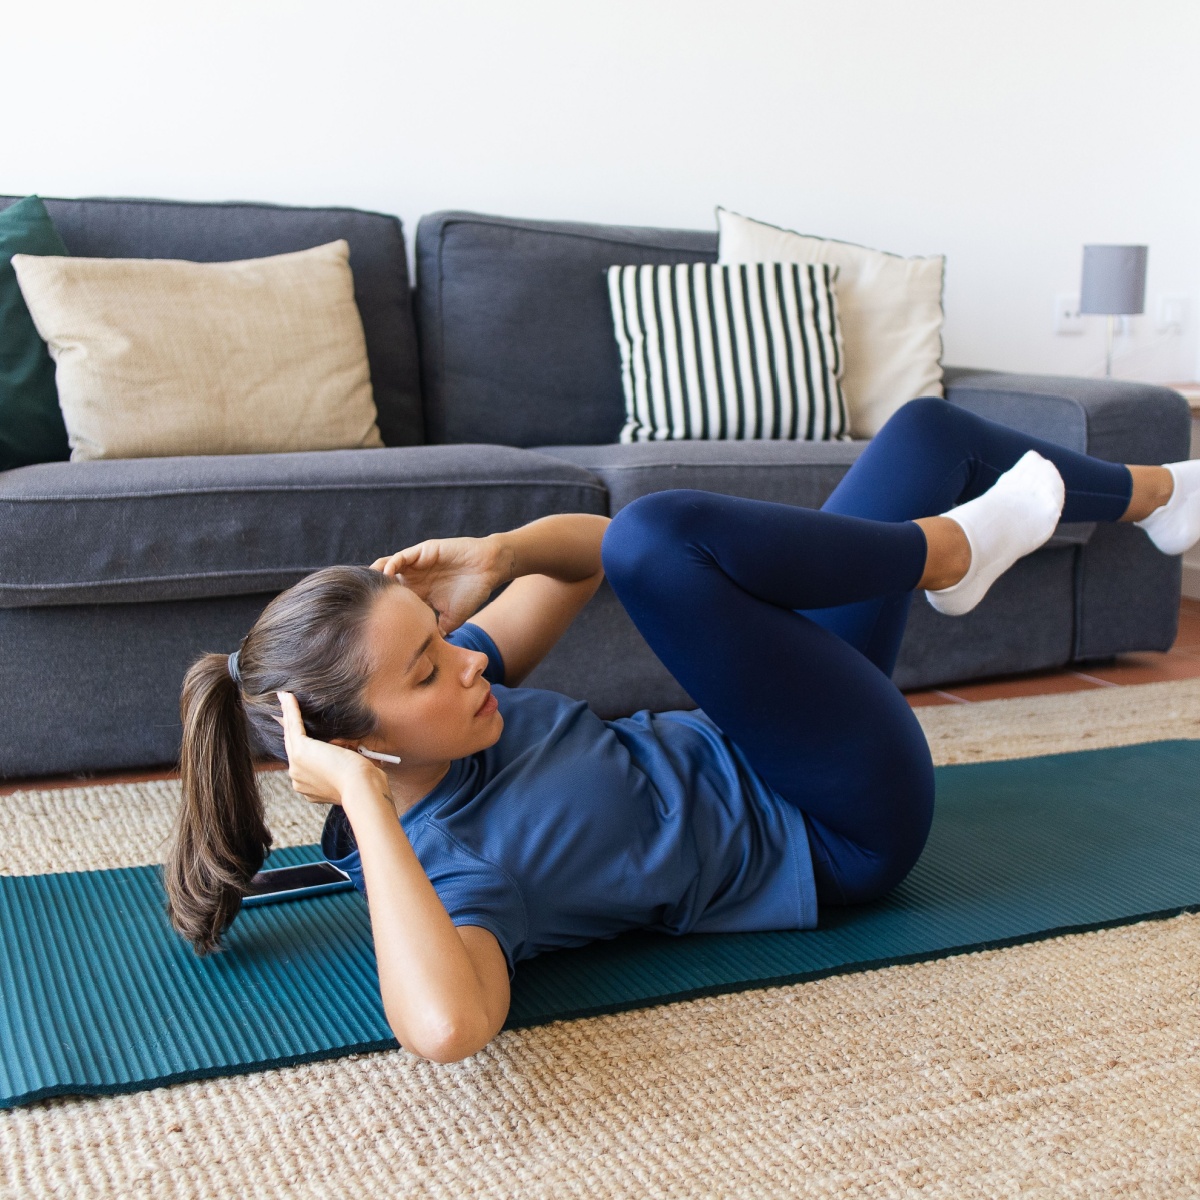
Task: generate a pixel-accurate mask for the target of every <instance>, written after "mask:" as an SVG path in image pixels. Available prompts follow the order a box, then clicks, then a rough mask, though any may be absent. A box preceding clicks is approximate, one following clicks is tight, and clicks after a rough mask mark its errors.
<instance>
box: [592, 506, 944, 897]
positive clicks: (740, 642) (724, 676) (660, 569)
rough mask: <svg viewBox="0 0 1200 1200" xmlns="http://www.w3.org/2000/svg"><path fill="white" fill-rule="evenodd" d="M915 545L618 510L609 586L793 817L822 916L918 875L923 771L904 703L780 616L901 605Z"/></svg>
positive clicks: (700, 512)
mask: <svg viewBox="0 0 1200 1200" xmlns="http://www.w3.org/2000/svg"><path fill="white" fill-rule="evenodd" d="M925 555H926V544H925V536H924V534H923V533H922V531H921V529H920V527H919V526H917V525H914V524H912V523H911V522H894V523H884V522H877V521H870V520H863V519H861V518H857V517H853V516H845V515H840V514H835V513H822V512H815V511H813V510H811V509H804V508H794V507H792V506H790V505H784V504H771V503H766V502H763V501H756V500H743V499H738V498H735V497H730V496H720V495H715V494H713V493H710V492H700V491H690V490H677V491H669V492H658V493H654V494H652V495H649V496H643V497H642V498H641V499H639V500H636V501H634V502H633V503H632V504H630V505H628V506H627V507H626V508H624V509H622V510H621V511H620V512H619V513H618V514H617V515H616V517H615V518H614V519H613V521H612V523H611V524H610V525H609V528H608V530H607V532H606V534H605V537H604V543H603V560H604V568H605V571H606V573H607V575H608V578H609V581H610V583H611V585H612V587H613V590H614V591H615V592H616V594H617V596H618V597H619V598H620V600H621V602H622V604H623V605H624V606H625V608H626V611H628V613H629V614H630V616H631V617H632V619H633V621H634V623H635V624H636V625H637V627H638V629H639V630H640V631H641V633H642V635H643V636H644V637H645V639H646V641H647V642H648V643H649V644H650V646H651V648H652V649H653V650H654V652H655V653H656V654H657V655H658V657H659V658H660V659H661V660H662V662H663V663H664V665H665V666H666V667H667V669H668V670H669V671H670V672H671V673H672V675H674V677H675V678H676V679H677V680H678V681H679V683H680V684H681V685H682V686H683V687H684V688H685V689H686V690H687V692H688V694H689V695H690V696H691V697H692V698H693V699H694V700H695V701H696V703H697V704H698V705H699V706H700V707H701V708H702V709H703V710H704V712H705V713H707V714H708V716H709V717H711V718H712V719H713V720H714V721H715V722H716V723H717V725H718V726H719V727H720V728H721V729H722V730H723V731H724V732H725V733H726V734H727V735H728V736H729V737H730V738H732V739H733V740H734V741H735V742H736V743H737V744H738V745H739V746H740V747H741V748H742V750H743V751H744V752H745V753H746V755H747V757H748V758H749V759H750V761H751V762H752V763H753V764H754V767H755V769H756V770H757V771H758V772H759V773H760V774H761V776H762V777H763V778H764V779H765V780H766V781H767V782H768V783H769V784H770V785H771V786H772V787H773V788H774V789H775V790H776V791H777V792H778V793H779V794H780V795H781V796H783V797H784V798H785V799H787V800H788V801H790V802H791V803H793V804H795V805H796V806H797V807H798V808H800V809H801V810H802V811H803V812H804V814H805V818H806V824H807V826H808V829H809V838H810V844H811V846H812V850H813V860H814V861H813V867H814V871H815V874H816V879H817V889H818V896H819V898H820V900H821V901H822V902H823V903H849V902H856V901H861V900H867V899H872V898H874V897H876V896H879V895H882V894H883V893H884V892H886V891H888V890H889V889H891V888H892V887H894V886H895V885H896V884H897V883H898V882H899V881H900V880H901V879H903V878H904V876H905V875H906V874H907V873H908V871H909V870H910V869H911V868H912V866H913V864H914V863H915V862H916V860H917V857H918V856H919V855H920V853H921V849H922V848H923V846H924V844H925V838H926V836H927V834H928V832H929V824H930V820H931V818H932V812H933V767H932V762H931V760H930V755H929V749H928V746H927V744H926V742H925V737H924V734H923V733H922V731H921V727H920V725H919V724H918V723H917V720H916V718H915V717H914V716H913V713H912V710H911V709H910V708H909V706H908V703H907V701H905V699H904V697H903V696H902V695H901V694H900V693H899V692H898V691H897V690H896V688H895V687H894V686H893V684H892V683H891V681H890V680H889V679H888V678H887V676H886V675H884V674H883V673H882V672H880V671H879V669H878V668H877V667H875V666H874V665H873V664H872V663H871V662H870V661H868V660H867V659H866V658H865V657H864V656H863V655H862V654H861V653H859V652H858V651H857V650H856V649H854V648H853V647H852V646H850V645H848V644H847V643H846V642H845V641H843V640H842V639H841V638H840V637H838V636H837V635H835V634H833V633H830V632H829V631H828V630H826V629H822V628H821V627H820V626H818V625H817V624H816V623H815V622H814V621H812V620H810V619H809V618H808V617H806V616H804V615H802V614H801V613H799V612H796V611H794V610H796V609H801V608H814V609H816V608H823V607H826V606H830V605H843V604H853V603H859V602H864V601H869V600H872V599H874V598H876V597H879V596H891V595H895V594H904V593H907V592H910V591H911V590H912V589H913V588H914V587H915V586H916V584H917V582H918V580H919V579H920V577H921V574H922V571H923V570H924V565H925Z"/></svg>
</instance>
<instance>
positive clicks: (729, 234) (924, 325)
mask: <svg viewBox="0 0 1200 1200" xmlns="http://www.w3.org/2000/svg"><path fill="white" fill-rule="evenodd" d="M717 227H718V230H719V240H718V259H717V261H718V262H722V263H747V262H789V263H792V262H794V263H832V264H833V265H834V266H836V267H837V268H838V277H837V283H836V285H835V287H836V289H837V300H838V318H839V320H840V321H841V326H842V338H843V340H844V342H845V346H846V369H845V374H844V375H843V377H842V391H843V393H844V395H845V397H846V410H847V415H848V416H849V419H850V433H851V436H852V437H856V438H868V437H873V436H874V435H875V434H877V433H878V432H879V430H880V429H881V428H882V427H883V425H884V422H885V421H887V419H888V417H890V416H891V415H892V413H894V412H895V411H896V409H898V408H899V407H900V406H901V405H903V404H906V403H907V402H908V401H909V400H913V399H915V398H916V397H917V396H940V395H942V317H943V312H942V276H943V274H944V271H945V265H946V260H945V259H944V258H943V257H942V256H941V255H932V256H930V257H928V258H901V257H900V255H898V254H885V253H884V252H883V251H881V250H870V249H868V248H867V247H866V246H856V245H854V244H853V243H852V242H835V241H830V240H827V239H824V238H815V237H806V236H805V235H804V234H800V233H793V232H792V231H791V230H788V229H780V228H778V227H777V226H775V225H767V224H765V223H764V222H762V221H752V220H751V219H750V218H749V217H742V216H739V215H738V214H737V213H732V212H729V211H727V210H726V209H723V208H718V209H717Z"/></svg>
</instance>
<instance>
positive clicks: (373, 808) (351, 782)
mask: <svg viewBox="0 0 1200 1200" xmlns="http://www.w3.org/2000/svg"><path fill="white" fill-rule="evenodd" d="M363 765H364V766H365V767H366V770H364V771H360V772H357V773H356V774H355V775H353V776H352V777H351V778H349V779H348V780H346V781H345V783H343V785H342V787H341V788H339V792H340V794H341V800H342V811H343V812H345V814H346V817H347V818H348V819H349V821H350V826H351V828H355V823H356V822H361V821H369V820H370V819H371V818H373V817H375V816H376V815H379V814H383V815H385V816H386V817H388V818H389V819H394V818H395V816H396V806H395V804H394V803H393V802H392V792H391V785H390V784H389V783H388V777H387V775H386V774H385V773H384V772H383V771H381V770H380V769H379V768H378V767H375V766H371V765H369V764H367V763H364V764H363ZM355 832H356V833H357V829H355Z"/></svg>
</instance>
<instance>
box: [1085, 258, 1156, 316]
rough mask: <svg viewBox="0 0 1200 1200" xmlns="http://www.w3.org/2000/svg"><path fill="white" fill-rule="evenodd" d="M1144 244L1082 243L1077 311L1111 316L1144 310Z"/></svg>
mask: <svg viewBox="0 0 1200 1200" xmlns="http://www.w3.org/2000/svg"><path fill="white" fill-rule="evenodd" d="M1148 254H1149V247H1148V246H1084V248H1083V281H1082V283H1081V284H1080V286H1079V311H1080V312H1081V313H1109V314H1111V315H1113V316H1116V315H1123V314H1133V313H1140V312H1145V311H1146V258H1147V256H1148Z"/></svg>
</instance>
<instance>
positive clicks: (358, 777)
mask: <svg viewBox="0 0 1200 1200" xmlns="http://www.w3.org/2000/svg"><path fill="white" fill-rule="evenodd" d="M276 694H277V695H278V697H279V706H280V708H281V709H282V710H283V721H282V722H281V724H282V725H283V744H284V748H285V749H286V750H287V757H288V775H289V776H290V777H291V780H292V787H293V788H294V789H295V790H296V791H297V792H299V793H300V795H301V796H303V797H304V798H305V799H306V800H312V801H314V802H315V803H317V804H339V805H340V804H341V803H342V799H343V797H344V796H345V795H346V792H347V791H348V790H349V789H350V788H352V787H354V786H355V784H361V783H363V782H367V783H375V784H380V785H381V786H382V788H383V790H384V791H385V792H386V791H387V776H386V775H384V773H383V772H382V771H380V770H379V768H378V767H376V766H373V765H372V764H371V763H369V762H368V761H367V760H366V759H365V758H364V757H363V756H362V755H361V754H356V753H355V752H354V751H353V750H347V749H346V748H345V747H344V746H335V745H333V744H332V743H331V742H322V741H320V740H319V739H317V738H310V737H309V736H308V734H307V733H306V732H305V730H304V718H303V717H302V716H301V714H300V705H299V704H298V703H297V701H296V697H295V696H293V695H292V693H291V692H278V693H276Z"/></svg>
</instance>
